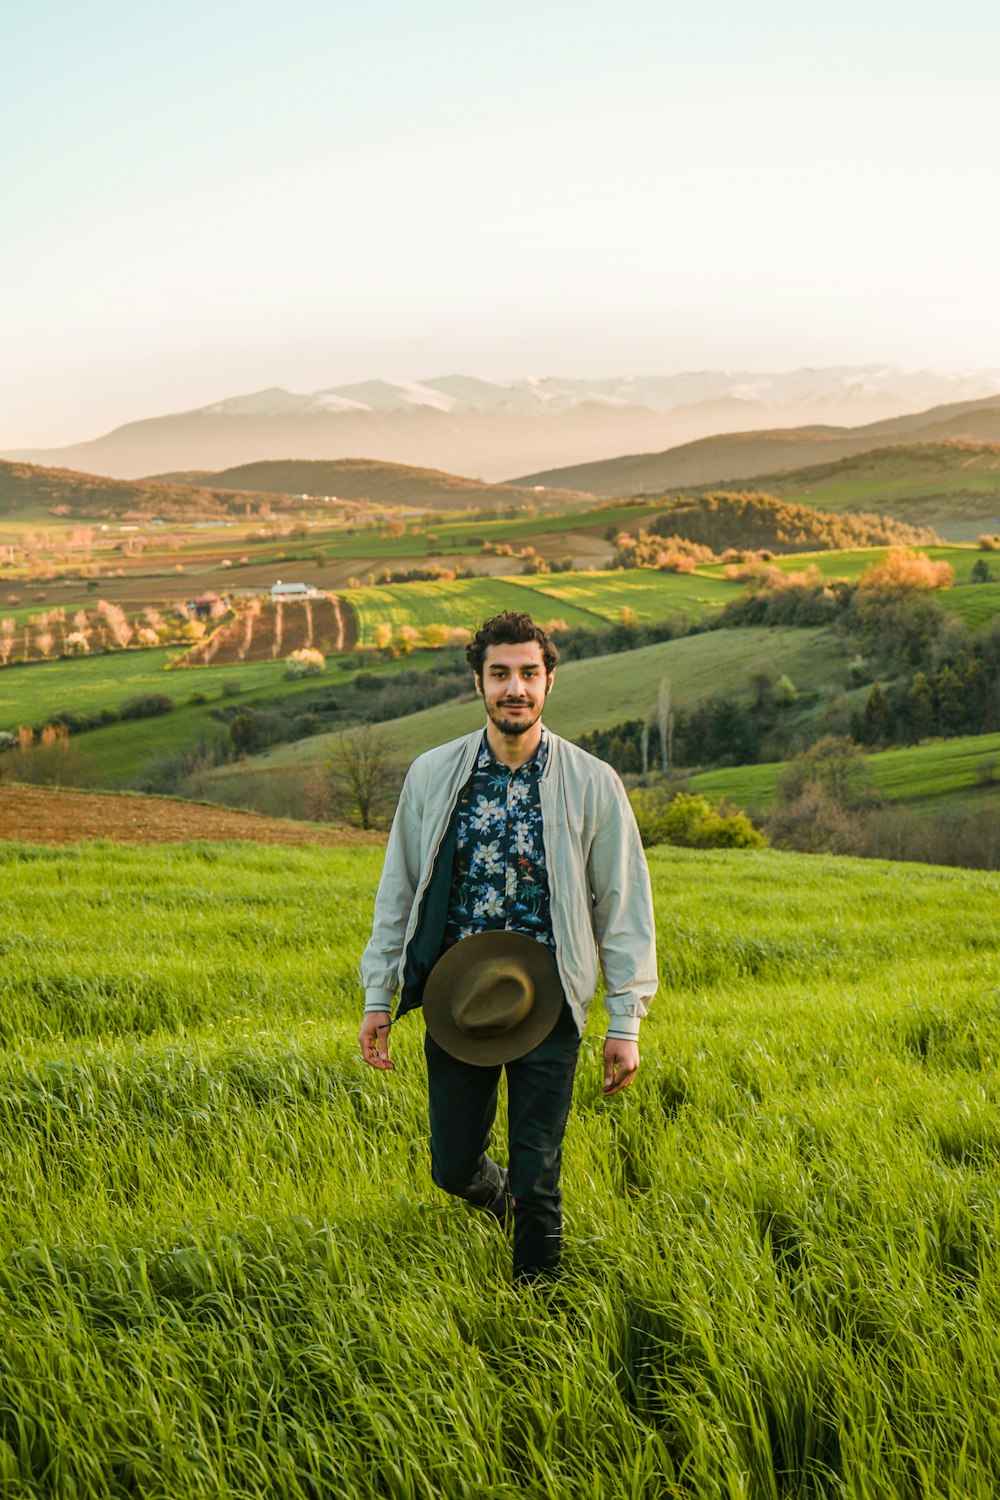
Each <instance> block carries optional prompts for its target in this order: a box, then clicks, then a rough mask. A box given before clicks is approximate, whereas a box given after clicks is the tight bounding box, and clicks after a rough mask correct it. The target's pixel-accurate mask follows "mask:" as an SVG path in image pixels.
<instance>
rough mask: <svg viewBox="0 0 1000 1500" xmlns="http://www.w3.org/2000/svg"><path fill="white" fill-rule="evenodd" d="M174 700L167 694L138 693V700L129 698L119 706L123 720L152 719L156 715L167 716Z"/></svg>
mask: <svg viewBox="0 0 1000 1500" xmlns="http://www.w3.org/2000/svg"><path fill="white" fill-rule="evenodd" d="M173 706H174V700H173V698H171V697H170V696H169V694H167V693H140V694H139V696H138V698H129V699H128V700H127V702H125V703H123V704H122V706H121V717H122V718H123V719H154V718H155V717H156V716H157V714H168V713H170V711H171V709H172V708H173Z"/></svg>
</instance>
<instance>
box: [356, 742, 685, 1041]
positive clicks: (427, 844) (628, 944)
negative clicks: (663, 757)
mask: <svg viewBox="0 0 1000 1500" xmlns="http://www.w3.org/2000/svg"><path fill="white" fill-rule="evenodd" d="M546 734H547V735H548V746H549V750H548V758H547V760H546V764H545V769H544V771H543V773H542V778H541V782H540V783H539V796H540V799H541V806H542V828H543V838H544V842H545V863H546V868H547V870H548V877H549V894H550V898H551V915H552V931H553V935H554V937H555V943H556V962H557V964H558V967H559V976H560V978H561V980H562V985H563V990H564V992H565V995H566V999H567V1000H568V1001H569V1004H570V1008H571V1010H572V1012H573V1016H574V1019H575V1021H576V1024H577V1027H578V1029H579V1030H580V1032H581V1033H582V1031H583V1028H584V1023H585V1022H586V1019H587V1011H588V1009H589V1006H590V1002H591V1000H592V999H593V996H594V989H595V987H596V985H597V975H598V957H599V958H600V967H601V969H602V971H603V974H604V985H605V1005H606V1006H607V1010H608V1017H609V1023H608V1030H607V1035H608V1036H613V1037H625V1038H634V1037H637V1036H638V1034H639V1022H640V1020H641V1019H642V1017H643V1016H644V1015H645V1014H646V1009H647V1006H648V1002H649V1001H650V1000H651V999H652V996H653V995H654V993H655V991H656V983H657V976H656V930H655V924H654V918H653V899H652V893H651V890H650V883H649V870H648V868H647V865H646V856H645V854H644V852H643V848H642V842H641V840H640V838H639V830H638V828H637V827H636V822H635V817H634V815H633V813H632V809H631V807H630V806H629V802H628V798H627V797H626V795H625V788H624V787H623V786H622V783H621V781H620V779H619V777H618V774H617V772H615V771H613V770H612V769H611V767H610V766H608V765H606V764H605V762H604V761H602V760H598V759H597V757H596V756H593V755H589V754H588V753H587V752H586V751H585V750H581V749H580V748H579V747H578V746H577V745H574V744H572V743H571V741H569V740H564V739H562V738H560V736H559V735H556V734H553V733H552V731H551V730H547V731H546ZM482 738H483V731H482V729H477V730H475V731H474V732H473V733H472V734H466V735H463V736H462V737H461V738H460V739H457V740H450V741H449V742H448V743H447V744H445V745H438V746H436V747H435V748H434V749H433V750H428V751H426V752H425V753H424V754H423V755H419V756H418V757H417V759H416V760H415V761H414V762H413V764H412V765H411V766H410V769H409V771H408V772H407V775H406V780H405V782H404V784H403V790H402V793H401V795H400V799H399V806H398V807H397V809H396V816H395V818H394V819H393V823H392V829H391V831H390V834H389V843H388V847H387V849H386V852H385V864H384V866H383V870H382V878H381V880H380V881H379V886H378V892H377V894H376V897H375V914H374V920H373V923H372V935H371V938H370V939H369V941H368V944H367V946H366V947H365V950H364V953H363V954H362V958H361V982H362V984H363V985H364V987H365V1010H366V1011H370V1010H390V1009H391V1006H392V999H393V996H394V995H395V993H396V990H397V989H398V988H399V986H400V984H401V983H402V977H403V970H404V963H405V957H406V950H407V947H408V945H409V943H410V941H411V939H412V938H413V934H414V932H415V930H416V926H417V920H418V916H419V912H420V903H421V899H422V897H423V894H424V891H425V889H426V886H427V883H428V881H429V880H430V877H431V874H432V872H433V869H434V861H435V858H436V856H437V852H438V850H439V848H440V847H441V841H442V839H443V838H444V836H445V833H446V832H447V829H448V824H449V821H450V819H451V814H452V810H453V809H454V806H455V802H456V800H457V798H458V795H459V793H460V791H461V790H462V788H463V787H464V786H465V783H466V782H467V781H468V779H469V777H470V776H471V774H472V769H473V765H474V763H475V759H476V755H477V752H478V750H479V746H480V745H481V743H482Z"/></svg>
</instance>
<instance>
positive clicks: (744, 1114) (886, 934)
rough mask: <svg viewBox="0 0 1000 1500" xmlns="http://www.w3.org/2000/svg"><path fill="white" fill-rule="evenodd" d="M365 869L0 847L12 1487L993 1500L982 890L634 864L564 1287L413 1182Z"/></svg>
mask: <svg viewBox="0 0 1000 1500" xmlns="http://www.w3.org/2000/svg"><path fill="white" fill-rule="evenodd" d="M380 858H381V856H380V852H379V851H377V850H372V851H368V850H364V851H355V852H350V853H348V852H346V851H338V850H332V851H326V850H322V851H321V850H302V849H288V848H280V849H279V848H269V849H262V848H259V847H255V846H250V845H229V846H219V845H188V846H182V847H178V848H173V849H168V850H158V851H155V852H153V851H144V850H138V849H134V848H121V847H118V848H116V847H112V846H110V845H96V846H90V847H79V848H76V849H70V850H65V851H54V850H36V849H31V848H28V847H25V846H15V845H0V859H2V862H3V864H4V867H5V873H6V875H7V879H6V880H5V881H4V892H5V894H4V897H3V910H4V923H3V934H2V938H0V942H2V946H3V950H4V954H5V956H6V958H7V960H8V962H7V963H6V964H5V965H4V968H3V970H2V971H0V985H2V991H3V1006H2V1008H0V1015H2V1017H3V1023H2V1037H0V1044H2V1049H3V1050H2V1053H0V1071H2V1088H0V1153H2V1159H3V1162H4V1207H5V1212H4V1217H3V1226H2V1231H0V1233H2V1242H3V1253H2V1256H0V1312H2V1316H0V1389H2V1392H3V1399H2V1403H0V1410H2V1412H3V1421H2V1429H0V1431H2V1442H0V1467H2V1475H3V1478H2V1487H3V1490H4V1493H6V1494H9V1495H11V1496H12V1497H13V1496H22V1495H24V1496H42V1495H45V1496H46V1497H53V1500H70V1497H73V1500H125V1497H135V1496H142V1497H150V1500H151V1497H154V1496H155V1497H159V1500H166V1497H170V1500H206V1497H212V1500H216V1497H217V1500H223V1497H224V1500H237V1497H239V1500H251V1497H253V1500H257V1497H274V1500H320V1497H325V1496H328V1495H335V1496H338V1497H340V1496H343V1497H345V1500H369V1497H371V1496H373V1495H379V1496H388V1497H393V1500H424V1497H431V1496H433V1497H438V1496H440V1497H442V1500H452V1497H455V1500H458V1497H462V1500H481V1497H490V1500H526V1497H535V1496H538V1497H542V1496H546V1497H551V1500H570V1497H572V1500H576V1497H578V1496H579V1497H583V1500H648V1497H661V1496H662V1497H678V1500H680V1497H691V1496H697V1497H711V1500H732V1497H746V1500H757V1497H769V1500H770V1497H774V1500H777V1497H791V1496H816V1497H819V1496H824V1497H825V1496H831V1497H832V1496H836V1497H845V1500H899V1497H902V1496H907V1497H909V1496H913V1497H917V1496H920V1497H935V1500H938V1497H940V1500H945V1497H948V1500H959V1497H962V1500H995V1496H996V1494H997V1493H998V1490H1000V1431H998V1424H997V1416H996V1388H997V1381H998V1378H1000V1335H998V1332H997V1329H998V1317H997V1313H998V1308H1000V1271H998V1262H997V1257H996V1254H995V1246H996V1237H997V1220H998V1209H1000V1112H998V1087H997V1073H996V1062H997V1057H998V1055H1000V991H998V989H997V974H998V953H997V949H998V946H1000V933H998V929H997V924H996V921H995V914H996V909H997V900H998V897H1000V879H998V877H997V876H995V875H987V874H982V873H972V872H967V871H962V872H959V871H955V870H940V869H931V868H921V867H914V866H894V865H887V864H879V863H875V862H860V861H858V862H856V861H851V860H834V859H822V858H809V857H806V856H792V855H779V854H776V853H774V852H772V851H764V852H762V853H759V854H738V853H729V854H700V855H699V854H695V853H690V852H688V851H681V850H655V851H652V854H651V859H650V863H651V869H652V874H653V880H654V891H655V898H656V906H657V914H658V930H659V943H660V966H661V991H660V994H659V995H658V997H657V999H656V1001H655V1002H654V1005H653V1009H652V1012H651V1015H650V1018H649V1020H648V1021H647V1023H646V1026H645V1028H644V1035H643V1057H644V1061H643V1067H642V1071H641V1073H640V1075H639V1078H638V1080H637V1082H636V1085H635V1087H634V1088H633V1089H632V1090H631V1091H630V1093H628V1094H626V1095H625V1096H623V1097H622V1098H621V1099H618V1100H615V1101H607V1100H605V1099H603V1098H602V1096H601V1093H600V1087H599V1076H600V1075H599V1053H600V1036H601V1028H600V1018H599V1015H595V1017H594V1021H593V1023H592V1025H591V1026H590V1028H589V1029H588V1034H587V1036H586V1037H585V1039H584V1045H583V1050H582V1055H581V1064H580V1069H579V1072H578V1076H577V1083H576V1092H575V1102H574V1112H573V1115H572V1117H571V1121H570V1127H569V1132H568V1136H567V1144H566V1155H565V1172H564V1190H565V1197H566V1210H567V1237H568V1254H567V1271H566V1276H565V1280H564V1283H563V1286H562V1288H561V1290H560V1293H559V1295H558V1297H556V1298H555V1299H552V1300H549V1299H547V1298H546V1297H545V1296H544V1295H540V1294H539V1293H537V1292H532V1291H526V1292H517V1291H515V1290H514V1289H513V1288H512V1287H511V1285H510V1281H509V1253H510V1252H509V1246H508V1244H507V1243H506V1242H505V1240H504V1238H503V1236H502V1235H501V1233H500V1232H499V1231H498V1230H497V1229H496V1228H495V1227H494V1226H492V1225H491V1224H489V1223H484V1222H483V1220H482V1219H480V1218H478V1217H476V1216H475V1215H473V1214H472V1213H470V1212H468V1211H466V1210H465V1209H464V1207H462V1206H461V1205H458V1204H456V1203H455V1202H453V1201H450V1200H446V1199H445V1198H444V1197H443V1195H441V1194H440V1193H439V1192H437V1190H436V1189H434V1188H433V1187H432V1185H431V1183H430V1179H429V1172H428V1167H427V1162H426V1151H425V1144H424V1143H425V1136H426V1120H425V1111H426V1102H425V1084H424V1069H423V1058H422V1053H421V1035H420V1022H419V1018H418V1017H412V1016H411V1017H410V1018H408V1019H407V1020H406V1021H405V1022H403V1023H401V1024H400V1025H399V1027H398V1028H397V1029H396V1031H395V1032H394V1033H393V1052H394V1056H395V1058H396V1062H397V1067H396V1071H395V1072H394V1073H392V1074H389V1075H375V1074H373V1073H371V1072H368V1071H366V1070H365V1069H364V1066H363V1064H362V1063H361V1062H360V1059H359V1058H358V1057H357V1056H356V1048H355V1042H354V1037H355V1034H356V1030H357V1022H358V1008H359V1003H360V994H359V991H358V985H357V981H356V962H357V957H358V952H359V950H360V947H361V945H362V943H363V942H364V940H365V937H366V935H367V929H368V924H369V921H370V912H371V902H372V897H373V893H374V886H375V881H376V877H377V874H378V869H379V863H380ZM497 1150H498V1154H499V1155H500V1157H501V1159H503V1155H504V1147H503V1132H502V1130H501V1131H500V1132H499V1140H498V1145H497Z"/></svg>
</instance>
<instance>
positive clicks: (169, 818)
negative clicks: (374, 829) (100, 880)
mask: <svg viewBox="0 0 1000 1500" xmlns="http://www.w3.org/2000/svg"><path fill="white" fill-rule="evenodd" d="M0 839H17V840H19V841H21V842H23V843H28V844H76V843H80V842H82V841H85V840H89V839H113V840H114V841H115V842H116V843H121V844H180V843H186V842H187V841H188V840H189V839H213V840H217V841H226V840H230V839H248V840H250V841H251V842H253V843H257V844H336V845H341V846H343V845H351V844H356V845H366V844H379V843H384V842H385V836H384V835H383V834H378V833H362V832H361V831H360V830H358V829H355V828H342V827H339V826H338V827H334V826H333V825H330V826H324V825H321V824H318V823H295V822H292V820H291V819H287V818H266V817H264V816H263V815H262V814H260V813H252V812H238V811H236V810H235V809H233V808H228V807H214V806H212V805H211V804H207V803H203V802H182V801H180V800H179V799H177V800H175V799H174V798H172V797H141V796H138V795H137V796H122V795H120V794H116V793H114V792H75V791H73V792H71V791H62V790H56V789H53V788H51V787H35V786H0Z"/></svg>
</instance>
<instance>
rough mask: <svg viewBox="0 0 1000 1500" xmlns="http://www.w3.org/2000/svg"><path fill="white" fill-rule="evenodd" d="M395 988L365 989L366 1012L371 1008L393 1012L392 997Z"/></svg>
mask: <svg viewBox="0 0 1000 1500" xmlns="http://www.w3.org/2000/svg"><path fill="white" fill-rule="evenodd" d="M395 993H396V991H395V990H379V989H374V988H369V989H367V990H365V1013H366V1014H367V1012H368V1011H370V1010H387V1011H389V1012H390V1013H391V1012H392V997H393V995H394V994H395Z"/></svg>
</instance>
